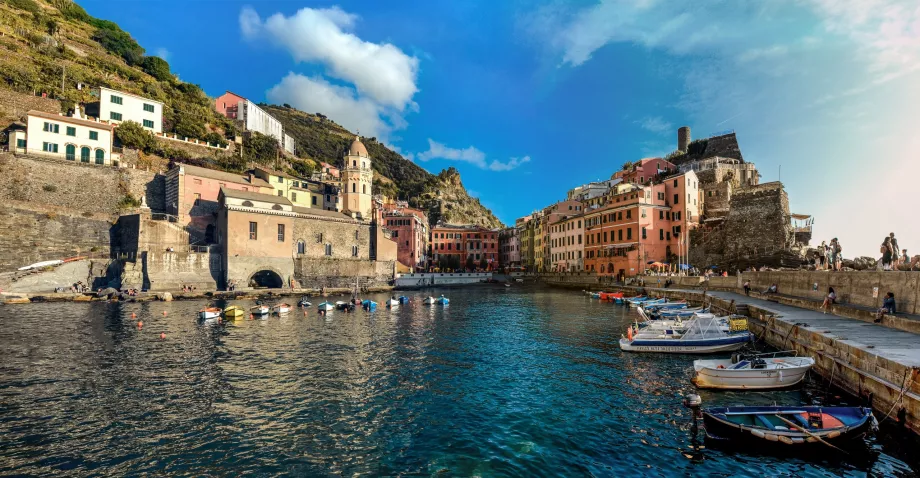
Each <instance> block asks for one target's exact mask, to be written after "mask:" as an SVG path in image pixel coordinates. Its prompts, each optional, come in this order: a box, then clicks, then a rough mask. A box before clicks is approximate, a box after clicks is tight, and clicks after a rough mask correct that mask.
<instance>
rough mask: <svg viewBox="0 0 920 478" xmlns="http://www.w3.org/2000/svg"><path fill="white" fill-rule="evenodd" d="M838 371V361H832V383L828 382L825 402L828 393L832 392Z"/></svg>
mask: <svg viewBox="0 0 920 478" xmlns="http://www.w3.org/2000/svg"><path fill="white" fill-rule="evenodd" d="M836 371H837V361H836V360H831V381H830V382H827V388H826V389H825V390H824V401H825V402H826V401H827V393H828V392H830V391H831V387H833V386H834V373H835V372H836Z"/></svg>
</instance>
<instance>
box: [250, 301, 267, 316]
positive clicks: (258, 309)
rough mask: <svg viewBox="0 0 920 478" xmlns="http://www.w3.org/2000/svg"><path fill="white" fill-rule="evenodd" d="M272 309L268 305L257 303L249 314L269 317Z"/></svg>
mask: <svg viewBox="0 0 920 478" xmlns="http://www.w3.org/2000/svg"><path fill="white" fill-rule="evenodd" d="M270 311H271V309H269V308H268V306H267V305H264V304H262V303H258V302H257V303H256V305H254V306H252V307H250V308H249V313H250V314H252V315H268V313H269V312H270Z"/></svg>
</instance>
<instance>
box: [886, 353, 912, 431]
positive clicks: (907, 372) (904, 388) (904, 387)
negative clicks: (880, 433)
mask: <svg viewBox="0 0 920 478" xmlns="http://www.w3.org/2000/svg"><path fill="white" fill-rule="evenodd" d="M915 370H916V369H915V368H914V367H910V368H908V369H905V370H904V380H903V381H902V385H901V393H899V394H898V398H897V399H896V400H895V401H894V403H892V404H891V408H889V409H888V413H886V414H885V416H884V417H882V420H881V421H879V422H878V423H879V425H881V424H882V422H884V421H885V420H887V419H888V418H889V417H890V416H891V412H893V411H894V407H896V406H898V404H899V403H901V399H902V398H904V392H905V391H907V389H908V387H909V385H910V382H913V381H914V379H913V376H914V371H915ZM908 376H910V377H911V379H910V380H909V381H908V380H907V377H908Z"/></svg>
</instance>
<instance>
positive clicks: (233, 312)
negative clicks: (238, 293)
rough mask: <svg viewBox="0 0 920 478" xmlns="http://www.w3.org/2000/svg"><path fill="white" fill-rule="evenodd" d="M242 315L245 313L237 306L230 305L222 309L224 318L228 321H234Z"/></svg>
mask: <svg viewBox="0 0 920 478" xmlns="http://www.w3.org/2000/svg"><path fill="white" fill-rule="evenodd" d="M244 313H245V312H244V311H243V308H242V307H240V306H238V305H231V306H230V307H227V308H226V309H224V317H226V318H228V319H236V318H238V317H242V316H243V314H244Z"/></svg>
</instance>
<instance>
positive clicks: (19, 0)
mask: <svg viewBox="0 0 920 478" xmlns="http://www.w3.org/2000/svg"><path fill="white" fill-rule="evenodd" d="M6 3H7V4H8V5H9V6H11V7H13V8H17V9H19V10H25V11H27V12H30V13H32V14H33V15H36V14H39V13H41V7H39V6H38V4H37V3H35V0H6Z"/></svg>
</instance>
